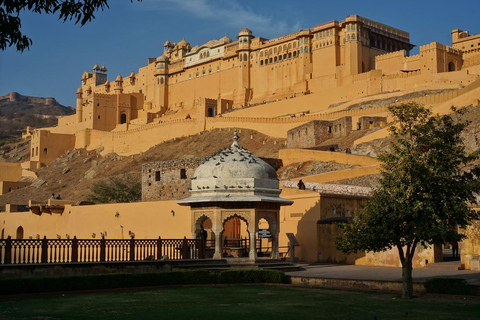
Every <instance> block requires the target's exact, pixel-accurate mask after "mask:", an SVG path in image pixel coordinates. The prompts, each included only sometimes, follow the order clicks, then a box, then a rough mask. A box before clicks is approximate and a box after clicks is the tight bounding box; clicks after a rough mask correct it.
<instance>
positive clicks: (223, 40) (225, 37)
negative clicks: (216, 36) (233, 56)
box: [220, 35, 232, 43]
mask: <svg viewBox="0 0 480 320" xmlns="http://www.w3.org/2000/svg"><path fill="white" fill-rule="evenodd" d="M220 41H222V42H223V43H230V42H232V39H230V38H229V37H227V35H225V36H223V37H222V38H220Z"/></svg>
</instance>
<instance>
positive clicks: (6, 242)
mask: <svg viewBox="0 0 480 320" xmlns="http://www.w3.org/2000/svg"><path fill="white" fill-rule="evenodd" d="M203 258H204V244H203V241H202V240H201V239H187V238H186V237H185V238H183V239H162V238H161V237H158V239H135V238H131V239H105V238H102V239H98V240H97V239H77V238H76V237H74V238H73V239H47V238H46V237H44V238H43V239H11V237H8V238H7V239H0V264H36V263H70V262H117V261H146V260H160V259H169V260H180V259H203Z"/></svg>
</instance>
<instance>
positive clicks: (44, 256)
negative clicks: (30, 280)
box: [40, 236, 48, 263]
mask: <svg viewBox="0 0 480 320" xmlns="http://www.w3.org/2000/svg"><path fill="white" fill-rule="evenodd" d="M40 262H41V263H47V262H48V240H47V236H43V239H42V259H41V261H40Z"/></svg>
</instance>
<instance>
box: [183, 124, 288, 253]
mask: <svg viewBox="0 0 480 320" xmlns="http://www.w3.org/2000/svg"><path fill="white" fill-rule="evenodd" d="M233 140H234V141H233V143H232V145H231V146H230V147H228V148H226V149H224V150H220V151H218V152H217V153H215V154H214V155H213V156H211V157H210V158H209V159H208V160H207V161H205V162H204V163H203V164H202V165H200V166H199V167H198V168H197V169H196V170H195V173H194V177H193V178H192V186H191V197H189V198H186V199H182V200H180V201H178V204H180V205H189V206H190V208H191V219H192V220H191V221H192V235H193V236H194V237H196V236H197V235H198V234H199V232H200V228H201V226H202V225H203V223H204V222H205V221H206V220H208V219H209V220H210V221H211V231H212V232H213V234H214V238H215V253H214V255H213V258H214V259H220V258H221V257H222V253H223V248H222V245H223V241H222V240H224V238H225V237H224V236H223V233H224V231H225V225H226V223H227V222H228V221H229V220H231V219H235V218H236V219H240V220H242V221H244V222H245V223H246V229H247V230H246V232H247V234H248V242H249V248H248V258H249V260H251V261H255V260H256V259H257V248H256V245H250V244H252V243H253V244H255V243H257V241H256V240H257V239H256V238H257V237H256V235H257V233H258V231H259V222H260V220H262V219H264V220H266V222H268V230H269V232H270V235H271V239H272V253H271V255H270V256H271V258H272V259H278V257H279V254H278V235H279V231H280V230H279V227H280V223H279V212H280V207H281V206H284V205H291V204H292V203H293V201H290V200H286V199H283V198H280V196H279V195H280V193H281V190H280V189H279V182H278V178H277V173H276V172H275V169H274V168H273V167H272V166H270V165H269V164H268V163H266V162H265V161H263V160H262V159H260V158H258V157H256V156H254V155H253V154H252V153H251V152H249V151H248V150H246V149H245V148H243V147H241V146H240V145H239V144H238V135H237V131H236V130H235V134H234V138H233Z"/></svg>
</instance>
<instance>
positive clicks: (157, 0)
mask: <svg viewBox="0 0 480 320" xmlns="http://www.w3.org/2000/svg"><path fill="white" fill-rule="evenodd" d="M143 2H144V3H145V4H146V5H147V6H146V8H148V10H159V11H160V10H161V11H176V12H179V11H181V12H184V13H186V14H189V15H192V16H195V17H197V18H200V19H205V20H210V21H213V22H215V23H221V24H223V25H226V26H229V27H232V28H236V29H238V30H240V29H242V28H243V27H247V28H249V29H251V30H252V31H253V33H254V34H255V35H257V36H263V37H276V36H280V35H283V34H285V33H290V32H294V31H297V30H298V29H299V23H298V22H296V23H289V22H288V21H286V20H283V19H276V18H274V17H272V16H266V15H263V14H259V13H257V12H255V11H254V10H252V9H251V8H249V7H246V6H243V5H242V4H240V3H239V2H238V1H237V0H215V1H213V0H143Z"/></svg>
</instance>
